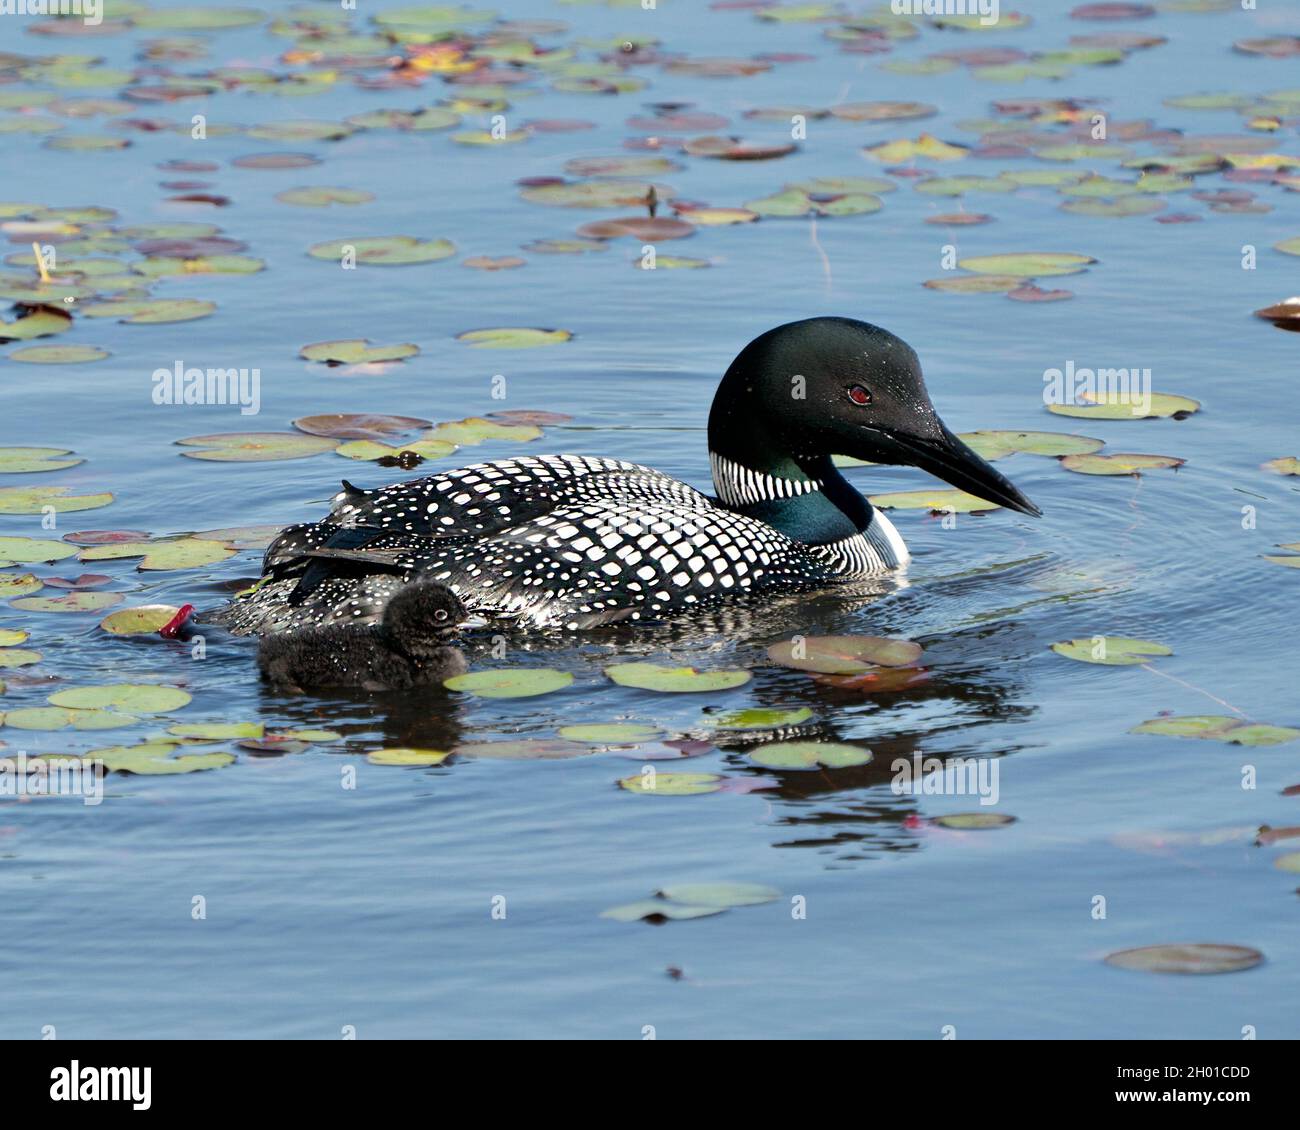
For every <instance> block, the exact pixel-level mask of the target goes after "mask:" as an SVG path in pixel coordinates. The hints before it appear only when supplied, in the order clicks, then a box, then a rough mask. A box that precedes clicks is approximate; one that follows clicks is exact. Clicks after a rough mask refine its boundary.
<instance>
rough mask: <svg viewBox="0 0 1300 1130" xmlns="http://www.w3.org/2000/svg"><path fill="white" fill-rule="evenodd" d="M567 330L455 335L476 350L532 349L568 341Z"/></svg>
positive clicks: (503, 330)
mask: <svg viewBox="0 0 1300 1130" xmlns="http://www.w3.org/2000/svg"><path fill="white" fill-rule="evenodd" d="M572 337H573V334H572V333H571V332H570V331H569V330H539V329H532V328H528V327H503V328H498V329H488V330H465V331H464V332H463V333H458V334H457V335H456V340H457V341H463V342H465V343H466V344H467V345H472V346H473V347H474V348H476V349H532V348H534V347H535V346H538V345H559V344H560V343H561V342H565V341H569V340H571V339H572Z"/></svg>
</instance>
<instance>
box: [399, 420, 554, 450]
mask: <svg viewBox="0 0 1300 1130" xmlns="http://www.w3.org/2000/svg"><path fill="white" fill-rule="evenodd" d="M541 435H542V429H541V428H539V427H537V425H536V424H502V423H500V422H498V421H496V420H485V419H484V418H483V417H481V416H469V417H467V418H466V419H464V420H449V421H447V422H446V423H443V424H438V425H436V426H435V427H434V428H433V429H431V430H430V432H429V433H428V436H427V437H426V439H425V441H424V442H435V443H436V442H442V443H450V444H456V445H458V446H461V447H472V446H474V445H475V444H479V443H484V442H485V441H487V440H508V441H509V442H511V443H527V442H528V441H529V440H534V439H539V438H541Z"/></svg>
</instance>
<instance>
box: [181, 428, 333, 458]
mask: <svg viewBox="0 0 1300 1130" xmlns="http://www.w3.org/2000/svg"><path fill="white" fill-rule="evenodd" d="M176 442H177V443H178V444H180V445H182V446H185V447H201V448H203V449H204V450H202V451H182V452H181V454H182V455H184V456H185V457H186V458H187V459H207V460H212V461H214V462H218V463H266V462H270V461H273V460H278V459H306V458H308V457H309V456H312V455H319V454H320V453H321V452H323V451H332V450H333V449H334V448H335V447H337V446H338V442H337V441H336V440H333V439H328V438H326V437H324V436H310V435H303V434H302V433H300V432H220V433H217V434H214V435H207V436H190V437H188V438H187V439H178V440H177V441H176Z"/></svg>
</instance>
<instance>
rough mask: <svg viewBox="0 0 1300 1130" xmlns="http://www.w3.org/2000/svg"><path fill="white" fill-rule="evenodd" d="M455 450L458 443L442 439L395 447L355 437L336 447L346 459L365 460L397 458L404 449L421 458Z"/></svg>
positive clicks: (439, 455)
mask: <svg viewBox="0 0 1300 1130" xmlns="http://www.w3.org/2000/svg"><path fill="white" fill-rule="evenodd" d="M455 450H456V445H455V444H454V443H447V442H445V441H444V440H440V439H422V440H416V441H415V442H414V443H404V444H402V445H400V446H395V447H390V446H389V445H388V444H386V443H375V442H374V441H373V440H368V439H354V440H349V441H348V442H347V443H341V444H339V445H338V447H336V448H335V449H334V454H335V455H342V456H343V457H344V458H345V459H360V460H362V461H363V462H373V461H375V460H376V459H396V458H397V457H398V456H400V455H401V454H402V453H403V452H404V451H413V452H415V454H416V455H418V456H419V457H420V458H421V459H441V458H442V457H443V456H445V455H450V454H451V453H452V452H453V451H455Z"/></svg>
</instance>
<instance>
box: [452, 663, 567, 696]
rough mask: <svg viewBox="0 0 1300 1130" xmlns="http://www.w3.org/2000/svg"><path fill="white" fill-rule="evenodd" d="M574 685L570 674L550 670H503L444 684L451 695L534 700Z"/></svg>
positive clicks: (476, 673)
mask: <svg viewBox="0 0 1300 1130" xmlns="http://www.w3.org/2000/svg"><path fill="white" fill-rule="evenodd" d="M572 682H573V675H572V674H571V673H570V672H568V671H555V670H552V669H551V668H549V667H502V668H497V669H496V670H493V671H470V672H467V673H466V674H464V675H455V676H453V677H452V678H450V679H446V680H444V681H443V684H442V685H443V686H444V687H446V688H447V689H448V690H451V691H465V692H466V693H468V694H475V695H478V696H479V697H480V698H531V697H532V696H534V695H539V694H550V693H551V692H552V691H558V690H561V689H562V688H564V687H567V686H569V685H570V684H572Z"/></svg>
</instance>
